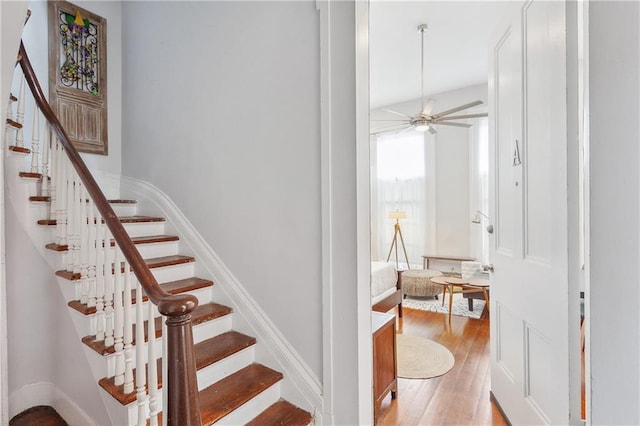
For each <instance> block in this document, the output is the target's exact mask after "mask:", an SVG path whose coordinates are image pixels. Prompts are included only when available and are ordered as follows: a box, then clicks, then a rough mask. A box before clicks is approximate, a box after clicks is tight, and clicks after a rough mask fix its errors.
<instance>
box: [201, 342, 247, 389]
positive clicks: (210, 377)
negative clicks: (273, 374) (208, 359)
mask: <svg viewBox="0 0 640 426" xmlns="http://www.w3.org/2000/svg"><path fill="white" fill-rule="evenodd" d="M254 359H255V345H251V346H249V347H248V348H245V349H243V350H241V351H239V352H236V353H235V354H233V355H230V356H228V357H226V358H223V359H221V360H220V361H218V362H216V363H214V364H211V365H208V366H207V367H205V368H203V369H201V370H198V390H202V389H204V388H207V387H209V386H211V385H212V384H214V383H216V382H218V381H220V380H222V379H224V378H225V377H227V376H229V375H231V374H233V373H235V372H236V371H238V370H240V369H242V368H244V367H247V366H248V365H249V364H251V363H253V361H254Z"/></svg>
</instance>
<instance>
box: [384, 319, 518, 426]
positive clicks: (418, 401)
mask: <svg viewBox="0 0 640 426" xmlns="http://www.w3.org/2000/svg"><path fill="white" fill-rule="evenodd" d="M391 312H393V311H391ZM397 331H398V333H404V334H407V335H411V336H418V337H424V338H427V339H431V340H434V341H436V342H438V343H440V344H441V345H443V346H445V347H447V348H448V349H449V350H450V351H451V352H452V353H453V355H454V357H455V360H456V361H455V365H454V367H453V369H451V371H449V372H448V373H447V374H445V375H443V376H441V377H435V378H432V379H426V380H419V379H402V378H400V379H398V399H396V400H392V399H391V398H390V397H389V396H388V397H387V398H386V399H385V400H384V401H383V402H382V406H381V407H380V411H379V414H378V425H445V424H446V425H478V426H479V425H507V424H508V422H507V421H506V419H505V418H504V417H503V416H502V414H501V413H500V411H499V410H498V409H497V407H496V406H495V404H494V403H493V402H492V401H491V399H490V394H489V392H490V390H491V385H490V384H491V377H490V369H489V367H490V346H489V345H490V342H489V318H488V315H487V312H486V311H485V312H484V313H483V315H482V317H481V318H480V319H472V318H465V317H459V316H455V315H454V316H452V318H451V323H449V319H448V317H447V316H446V315H443V314H439V313H436V312H426V311H418V310H414V309H408V308H405V309H404V317H403V318H401V319H398V321H397Z"/></svg>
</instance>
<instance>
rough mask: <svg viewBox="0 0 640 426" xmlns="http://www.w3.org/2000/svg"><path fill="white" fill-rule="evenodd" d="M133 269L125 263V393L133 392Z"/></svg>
mask: <svg viewBox="0 0 640 426" xmlns="http://www.w3.org/2000/svg"><path fill="white" fill-rule="evenodd" d="M131 275H132V274H131V267H130V266H129V263H128V262H126V261H125V262H124V294H123V295H122V297H123V302H124V332H123V340H124V393H131V392H133V367H134V365H133V364H134V361H133V344H132V343H133V342H132V341H133V330H132V328H133V324H132V319H131V315H132V310H131Z"/></svg>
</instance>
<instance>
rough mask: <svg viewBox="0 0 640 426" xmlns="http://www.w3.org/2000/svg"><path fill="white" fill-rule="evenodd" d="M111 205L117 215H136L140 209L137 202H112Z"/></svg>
mask: <svg viewBox="0 0 640 426" xmlns="http://www.w3.org/2000/svg"><path fill="white" fill-rule="evenodd" d="M110 205H111V208H112V209H113V211H114V213H115V214H116V215H117V216H134V215H135V214H136V213H137V211H138V205H137V204H135V203H134V204H129V203H110Z"/></svg>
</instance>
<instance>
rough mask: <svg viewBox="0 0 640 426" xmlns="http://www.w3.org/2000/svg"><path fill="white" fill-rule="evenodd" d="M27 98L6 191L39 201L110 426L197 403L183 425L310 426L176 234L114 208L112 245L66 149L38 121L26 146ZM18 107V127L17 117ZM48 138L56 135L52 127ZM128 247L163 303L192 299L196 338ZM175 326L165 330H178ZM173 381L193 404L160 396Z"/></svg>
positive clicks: (132, 211) (154, 220)
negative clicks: (117, 227) (164, 311)
mask: <svg viewBox="0 0 640 426" xmlns="http://www.w3.org/2000/svg"><path fill="white" fill-rule="evenodd" d="M23 55H24V56H26V52H24V53H23ZM27 62H28V59H27ZM22 87H24V86H22ZM23 98H24V90H23V89H20V96H19V97H18V98H16V97H14V96H13V95H12V99H11V100H10V108H9V111H10V116H9V117H8V119H7V120H6V123H7V124H6V129H7V130H6V132H5V140H6V141H8V143H6V145H5V146H7V145H8V147H7V149H8V153H9V157H10V158H9V159H8V161H9V162H13V163H14V166H9V167H8V168H7V169H8V170H13V169H18V168H21V164H25V165H26V170H22V171H18V172H17V173H16V175H15V176H14V178H13V179H15V182H14V183H12V182H8V184H9V185H12V184H19V183H20V182H22V183H24V182H29V183H28V184H27V185H28V188H29V189H28V190H29V192H30V193H31V194H32V195H30V196H29V199H28V200H27V199H25V200H24V203H31V204H33V205H39V206H41V209H40V210H39V211H40V212H42V214H43V217H42V218H40V220H38V221H37V223H33V224H32V226H33V227H39V228H41V229H44V230H45V233H46V235H48V238H49V241H48V242H47V243H46V244H45V248H46V250H47V251H48V252H50V253H53V254H54V259H55V260H54V264H56V263H57V265H58V266H57V267H56V270H55V271H52V273H55V275H56V276H57V280H58V282H59V285H60V289H61V292H62V294H63V295H64V296H65V299H66V300H67V301H68V303H67V305H68V309H69V314H70V315H71V316H72V317H73V319H74V323H75V324H76V328H77V330H78V338H79V339H81V340H82V342H83V344H84V345H86V346H87V347H88V348H90V351H87V352H88V355H87V356H89V357H90V358H91V359H89V364H90V365H91V366H92V370H93V371H94V375H96V377H95V379H96V386H100V387H101V389H102V390H103V391H104V392H106V393H107V394H108V395H109V396H110V399H109V400H110V401H112V402H113V403H112V404H108V407H109V408H108V409H109V413H110V416H111V419H112V422H113V424H128V425H144V424H162V417H163V412H164V408H163V407H167V404H168V406H169V407H171V406H172V404H173V405H180V406H182V405H183V404H186V405H189V402H190V401H191V400H194V401H195V402H193V403H192V404H191V406H193V407H196V408H197V413H196V420H195V421H193V422H192V421H191V420H189V419H185V420H184V421H181V420H180V419H179V421H178V422H179V423H180V424H194V423H195V424H198V421H197V420H198V419H199V420H200V423H201V424H206V425H209V424H214V423H215V424H229V425H237V424H251V425H308V424H311V423H312V422H313V419H312V416H311V414H310V413H309V412H307V411H305V410H303V409H301V408H299V407H297V406H295V405H294V404H292V403H290V402H288V401H286V400H284V399H283V398H282V393H281V383H282V380H283V374H282V373H281V372H278V371H276V370H274V369H272V368H270V367H269V366H266V365H263V364H262V363H260V362H258V361H257V358H258V357H257V356H256V348H257V346H258V345H260V342H259V341H257V340H256V338H254V337H252V336H250V335H247V334H244V333H241V332H239V331H237V330H235V329H234V309H233V307H230V306H226V305H223V304H220V303H216V291H215V283H214V282H213V281H212V280H211V279H210V278H208V277H207V276H198V274H197V273H201V272H202V271H203V270H206V268H199V269H198V268H196V266H197V259H196V258H195V257H193V256H190V255H188V254H184V253H183V251H182V250H183V245H182V244H181V239H180V236H179V235H173V234H172V233H171V232H170V230H171V229H173V228H172V227H171V224H170V223H168V221H167V220H166V219H165V218H164V217H158V216H154V215H153V214H148V212H145V211H139V210H142V209H141V208H140V207H139V206H138V203H137V202H136V200H123V199H112V200H108V203H109V205H110V207H111V210H112V211H113V212H114V213H115V214H116V215H117V222H119V223H120V224H121V225H122V227H123V228H124V230H125V231H126V235H127V237H126V238H124V237H122V236H118V237H117V238H114V236H115V235H117V232H114V231H113V230H112V229H111V228H110V227H109V226H108V223H107V220H105V219H103V218H104V217H106V216H105V215H104V214H101V213H100V212H99V209H98V206H97V204H98V203H97V202H96V201H95V200H94V198H93V197H91V196H90V192H91V191H90V190H89V186H90V184H87V183H86V182H85V181H84V180H83V179H82V178H80V175H81V173H76V171H75V170H74V169H73V167H72V166H71V164H70V163H69V161H68V160H67V158H66V155H69V154H68V151H69V148H68V147H66V146H63V145H64V144H62V143H61V141H59V140H58V139H57V138H51V139H49V137H48V136H45V138H44V139H43V143H42V144H40V141H39V135H40V130H39V124H38V122H37V119H35V120H34V130H33V132H32V133H33V135H34V136H33V140H32V144H31V148H26V147H25V146H24V143H23V142H22V141H21V136H22V129H23V127H24V121H25V120H24V107H23V106H22V107H21V106H20V103H21V101H22V99H23ZM36 98H37V95H36ZM16 102H17V112H16V114H15V117H14V116H13V115H14V114H12V111H13V107H12V105H13V104H14V103H16ZM45 115H46V114H45ZM44 134H45V135H49V134H50V132H49V129H48V127H47V129H46V130H45V132H44ZM16 141H17V142H16ZM40 146H42V149H39V147H40ZM75 155H77V153H76V154H75ZM70 157H71V155H70ZM25 158H29V160H25ZM16 164H20V166H15V165H16ZM10 179H12V178H11V177H10V176H9V177H8V178H7V180H10ZM14 202H15V201H14ZM123 238H124V240H126V239H130V240H131V242H132V243H133V244H134V245H135V249H137V252H138V253H139V255H140V257H141V258H142V259H143V263H144V265H145V266H146V268H147V270H148V271H150V273H151V274H152V275H153V279H154V280H155V281H156V282H157V283H158V284H159V287H160V289H161V290H162V294H167V295H173V296H179V295H187V294H190V295H191V296H193V297H195V299H196V300H197V307H195V309H193V310H192V311H191V312H190V314H189V312H188V311H185V312H179V313H176V314H175V318H177V319H178V320H179V321H182V322H189V316H190V324H189V327H187V328H185V329H177V330H178V332H176V331H174V330H175V329H174V328H172V326H173V325H172V324H169V326H167V324H166V323H165V321H164V319H165V318H163V316H162V315H160V312H159V306H160V305H158V306H156V304H154V303H151V302H152V301H153V300H155V299H156V298H157V295H156V294H155V293H154V291H155V290H148V289H146V288H147V287H144V288H143V286H142V285H141V284H140V281H141V280H139V277H138V274H137V273H134V271H133V269H135V262H130V261H129V258H128V256H127V254H126V250H125V249H123V248H122V244H119V243H118V242H117V241H116V240H118V241H122V240H123ZM150 299H151V300H150ZM163 300H168V299H167V297H165V299H163ZM180 300H184V301H186V302H183V306H187V307H188V306H191V308H189V309H192V308H193V306H194V305H195V303H191V305H190V302H189V301H190V300H192V299H190V298H189V297H184V298H182V299H180ZM168 318H169V319H168V320H167V321H166V322H167V323H170V322H171V321H174V322H178V321H177V320H175V318H174V317H168ZM191 326H192V328H191ZM180 330H182V331H180ZM184 330H186V331H184ZM191 330H192V331H191ZM171 333H178V334H181V338H183V339H184V341H185V342H186V343H185V347H186V350H181V349H180V348H178V349H176V347H175V344H174V343H172V341H171V340H168V341H167V338H166V337H167V334H171ZM169 339H170V338H169ZM180 351H182V352H186V353H185V354H182V355H184V357H185V358H184V359H186V364H189V363H190V362H193V363H194V364H195V370H196V378H197V395H190V394H188V389H189V387H190V386H192V385H191V384H190V383H189V382H188V379H189V374H188V371H187V372H186V373H185V374H183V375H182V374H181V373H180V372H179V371H178V372H177V373H176V371H177V370H176V369H178V368H180V367H181V366H182V364H183V362H182V361H181V359H177V358H174V356H173V354H175V353H176V352H180ZM146 360H151V362H147V361H146ZM172 372H173V373H172ZM166 377H169V378H173V379H174V381H180V383H178V384H175V386H176V388H180V389H185V392H184V393H186V395H185V394H182V395H178V396H175V395H172V394H169V395H166V394H165V392H163V391H165V388H166V387H167V386H166V384H167V383H168V382H170V380H166V379H165V378H166ZM183 380H184V383H183ZM176 398H181V399H180V401H178V400H177V399H176ZM163 399H164V400H165V401H163ZM185 400H186V402H184V401H185Z"/></svg>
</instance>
